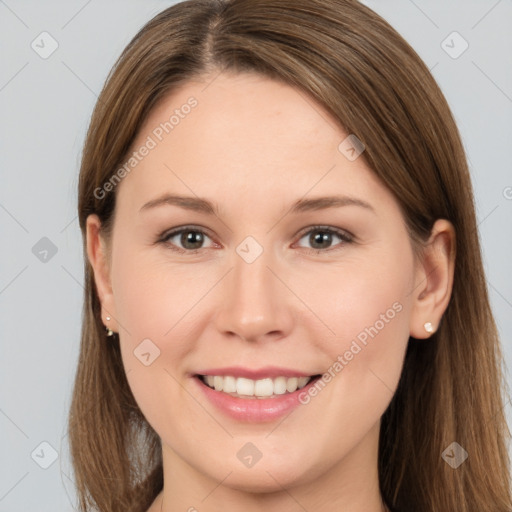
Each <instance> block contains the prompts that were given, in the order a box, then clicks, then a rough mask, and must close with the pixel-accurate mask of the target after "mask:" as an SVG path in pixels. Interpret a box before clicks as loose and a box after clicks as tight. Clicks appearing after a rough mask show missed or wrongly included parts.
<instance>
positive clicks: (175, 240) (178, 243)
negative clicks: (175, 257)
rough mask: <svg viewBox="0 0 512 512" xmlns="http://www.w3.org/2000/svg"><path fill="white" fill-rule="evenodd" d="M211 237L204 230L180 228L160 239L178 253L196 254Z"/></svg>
mask: <svg viewBox="0 0 512 512" xmlns="http://www.w3.org/2000/svg"><path fill="white" fill-rule="evenodd" d="M207 239H210V237H209V236H208V235H207V234H206V233H205V232H204V231H202V230H200V229H196V228H186V227H185V228H180V229H176V230H174V231H171V232H167V233H166V234H164V235H162V237H161V238H160V239H159V242H160V243H163V244H165V245H167V246H169V247H170V248H171V249H174V250H176V251H178V252H196V251H198V250H200V249H204V248H207V247H203V246H204V244H205V241H206V240H207Z"/></svg>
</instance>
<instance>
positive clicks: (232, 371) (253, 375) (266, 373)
mask: <svg viewBox="0 0 512 512" xmlns="http://www.w3.org/2000/svg"><path fill="white" fill-rule="evenodd" d="M196 375H220V376H228V375H230V376H233V377H245V378H246V379H252V380H258V379H264V378H270V379H273V378H275V377H312V376H313V375H317V374H314V373H308V372H302V371H300V370H294V369H291V368H282V367H278V366H266V367H264V368H259V369H252V368H244V367H242V366H228V367H223V368H208V369H205V370H200V371H198V372H197V373H196Z"/></svg>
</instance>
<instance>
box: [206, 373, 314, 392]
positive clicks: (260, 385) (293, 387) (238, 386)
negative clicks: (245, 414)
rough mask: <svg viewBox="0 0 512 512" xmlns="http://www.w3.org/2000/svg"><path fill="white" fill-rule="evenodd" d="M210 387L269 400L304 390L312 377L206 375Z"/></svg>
mask: <svg viewBox="0 0 512 512" xmlns="http://www.w3.org/2000/svg"><path fill="white" fill-rule="evenodd" d="M202 380H203V382H205V383H206V384H207V385H208V386H209V387H211V388H213V389H215V391H223V392H224V393H228V394H230V395H232V396H244V397H250V396H252V397H256V398H267V397H270V396H275V395H284V394H285V393H293V392H294V391H297V389H302V388H303V387H304V386H305V385H306V384H307V383H308V382H309V381H310V380H311V377H276V378H275V379H270V378H266V379H260V380H252V379H246V378H245V377H238V378H235V377H232V376H231V375H227V376H225V377H224V376H222V375H205V376H203V377H202Z"/></svg>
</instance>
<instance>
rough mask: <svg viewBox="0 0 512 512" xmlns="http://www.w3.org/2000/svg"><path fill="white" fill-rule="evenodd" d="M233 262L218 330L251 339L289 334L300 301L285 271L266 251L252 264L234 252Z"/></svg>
mask: <svg viewBox="0 0 512 512" xmlns="http://www.w3.org/2000/svg"><path fill="white" fill-rule="evenodd" d="M233 264H234V268H233V269H232V270H231V272H229V274H228V275H227V276H226V278H225V279H223V282H222V285H221V286H222V287H221V291H220V293H221V295H220V305H219V309H218V313H217V315H216V318H215V323H216V327H217V329H218V330H219V332H221V333H222V334H223V335H224V336H230V337H232V338H235V337H237V338H240V339H242V340H245V341H251V342H262V341H264V340H274V341H277V340H278V339H281V338H284V337H286V336H288V335H289V334H290V332H291V330H292V328H293V321H294V317H296V315H294V309H293V308H294V307H297V304H294V296H293V294H292V292H291V291H290V290H289V289H288V288H287V287H286V284H285V283H286V278H285V274H286V272H285V271H284V270H283V269H282V268H281V269H279V266H278V265H277V263H276V261H275V260H274V259H273V258H272V257H271V256H270V254H269V253H267V252H266V251H263V253H262V254H261V255H260V256H259V257H258V258H257V259H256V260H255V261H253V262H252V263H247V262H246V261H245V260H244V259H243V258H241V257H239V255H238V254H235V255H234V258H233ZM296 300H297V299H295V301H296Z"/></svg>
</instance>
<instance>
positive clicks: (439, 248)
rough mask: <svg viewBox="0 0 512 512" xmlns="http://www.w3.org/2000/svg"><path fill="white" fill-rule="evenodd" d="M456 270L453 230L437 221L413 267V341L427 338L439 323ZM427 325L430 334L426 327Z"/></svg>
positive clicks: (444, 222)
mask: <svg viewBox="0 0 512 512" xmlns="http://www.w3.org/2000/svg"><path fill="white" fill-rule="evenodd" d="M454 268H455V230H454V228H453V225H452V224H451V223H450V222H449V221H447V220H445V219H439V220H437V221H436V222H435V223H434V226H433V227H432V231H431V234H430V238H429V240H428V242H427V243H426V244H425V246H424V247H423V253H422V257H421V259H420V261H418V262H417V263H416V273H415V288H414V290H413V291H412V294H413V306H412V313H411V319H410V326H409V329H410V335H411V336H412V337H413V338H418V339H424V338H429V337H430V336H431V335H432V333H433V332H435V331H436V330H437V328H438V326H439V323H440V322H441V318H442V316H443V314H444V312H445V310H446V308H447V307H448V303H449V302H450V297H451V293H452V286H453V273H454ZM427 322H430V324H431V326H432V329H431V332H429V331H428V330H427V328H428V327H429V326H428V324H427V326H426V327H427V328H426V327H425V324H426V323H427Z"/></svg>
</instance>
